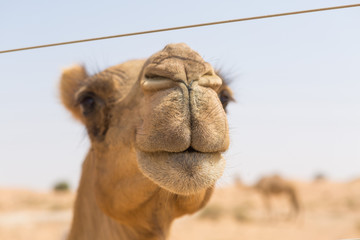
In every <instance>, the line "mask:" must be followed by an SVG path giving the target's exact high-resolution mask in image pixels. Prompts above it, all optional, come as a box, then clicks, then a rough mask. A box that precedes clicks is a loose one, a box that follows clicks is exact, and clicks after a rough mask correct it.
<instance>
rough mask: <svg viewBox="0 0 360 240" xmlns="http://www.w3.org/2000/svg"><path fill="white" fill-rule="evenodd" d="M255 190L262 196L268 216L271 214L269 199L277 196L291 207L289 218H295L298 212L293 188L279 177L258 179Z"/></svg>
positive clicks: (298, 206) (298, 208)
mask: <svg viewBox="0 0 360 240" xmlns="http://www.w3.org/2000/svg"><path fill="white" fill-rule="evenodd" d="M255 190H257V191H259V192H260V194H261V195H262V197H263V200H264V204H265V207H266V210H267V212H268V215H269V216H270V215H271V213H272V207H271V198H272V197H274V196H279V195H282V196H284V197H286V198H288V201H289V204H290V207H291V211H290V212H289V217H291V216H292V215H293V216H296V215H297V214H298V213H299V211H300V205H299V198H298V194H297V191H296V189H295V187H294V186H293V185H292V184H291V183H290V182H289V181H286V180H285V179H283V178H281V177H280V176H279V175H273V176H265V177H262V178H260V179H259V181H258V182H257V183H256V184H255Z"/></svg>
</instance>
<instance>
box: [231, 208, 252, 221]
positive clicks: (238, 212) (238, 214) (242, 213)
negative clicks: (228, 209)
mask: <svg viewBox="0 0 360 240" xmlns="http://www.w3.org/2000/svg"><path fill="white" fill-rule="evenodd" d="M232 216H233V217H234V218H235V220H236V221H239V222H248V221H250V217H249V213H248V210H247V208H246V207H244V206H237V207H235V208H234V209H233V210H232Z"/></svg>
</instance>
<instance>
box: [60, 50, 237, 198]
mask: <svg viewBox="0 0 360 240" xmlns="http://www.w3.org/2000/svg"><path fill="white" fill-rule="evenodd" d="M60 91H61V99H62V102H63V104H64V105H65V107H66V108H67V109H68V110H70V112H71V113H72V114H73V116H74V117H75V118H76V119H78V120H80V121H81V122H82V123H83V124H84V125H85V126H86V128H87V132H88V135H89V137H90V140H91V150H90V153H91V154H93V155H94V158H95V159H96V161H95V163H94V164H95V165H96V171H95V174H94V178H95V185H96V188H97V193H96V194H97V195H99V196H97V198H98V199H102V200H104V199H109V197H101V196H109V195H114V194H115V193H114V192H115V191H116V190H118V191H122V189H127V188H132V186H133V185H132V184H133V183H134V181H137V182H143V183H144V184H145V186H146V187H144V189H146V191H145V193H143V194H147V192H150V189H155V188H160V189H162V190H166V191H168V192H170V193H172V194H177V195H182V196H190V195H193V194H196V193H198V192H201V191H204V190H206V189H209V188H212V187H213V186H214V184H215V182H216V181H217V180H218V179H219V178H220V176H221V175H222V173H223V171H224V167H225V160H224V158H223V157H222V153H223V152H224V151H226V150H227V149H228V147H229V133H228V131H229V130H228V123H227V118H226V112H225V108H226V105H227V103H228V102H229V101H230V100H231V99H232V94H231V91H230V89H229V88H228V87H227V86H226V84H225V83H224V81H223V79H222V78H221V77H220V76H219V75H218V74H217V73H216V72H215V71H214V69H213V68H212V66H211V65H210V64H209V63H207V62H205V61H204V60H203V59H202V58H201V57H200V55H199V54H198V53H196V52H195V51H193V50H192V49H190V48H189V47H188V46H187V45H185V44H170V45H167V46H166V47H165V48H164V49H163V50H161V51H160V52H157V53H155V54H154V55H152V56H151V57H150V58H148V59H147V60H133V61H129V62H126V63H123V64H120V65H116V66H113V67H110V68H108V69H106V70H104V71H102V72H100V73H98V74H95V75H93V76H88V74H87V73H86V70H85V69H84V67H82V66H73V67H71V68H69V69H66V70H65V71H64V72H63V75H62V79H61V83H60ZM129 179H132V180H131V181H130V180H129ZM149 194H150V193H149ZM119 196H120V195H119ZM121 197H122V198H130V197H129V196H127V194H126V193H122V194H121ZM104 201H105V200H104ZM108 203H109V204H110V205H111V204H112V203H110V202H108ZM129 204H131V203H130V200H129Z"/></svg>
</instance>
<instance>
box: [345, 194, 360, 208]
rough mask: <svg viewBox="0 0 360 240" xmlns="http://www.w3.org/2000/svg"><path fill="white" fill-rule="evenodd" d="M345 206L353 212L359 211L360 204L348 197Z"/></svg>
mask: <svg viewBox="0 0 360 240" xmlns="http://www.w3.org/2000/svg"><path fill="white" fill-rule="evenodd" d="M345 205H346V207H347V208H348V209H349V210H351V211H355V210H357V209H359V202H358V201H357V199H355V198H352V197H347V198H346V199H345Z"/></svg>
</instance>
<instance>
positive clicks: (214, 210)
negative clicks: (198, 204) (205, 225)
mask: <svg viewBox="0 0 360 240" xmlns="http://www.w3.org/2000/svg"><path fill="white" fill-rule="evenodd" d="M223 214H224V209H223V208H222V207H220V206H218V205H209V206H207V207H205V208H204V209H203V210H202V211H201V212H200V214H199V218H202V219H211V220H218V219H219V218H220V217H221V216H222V215H223Z"/></svg>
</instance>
